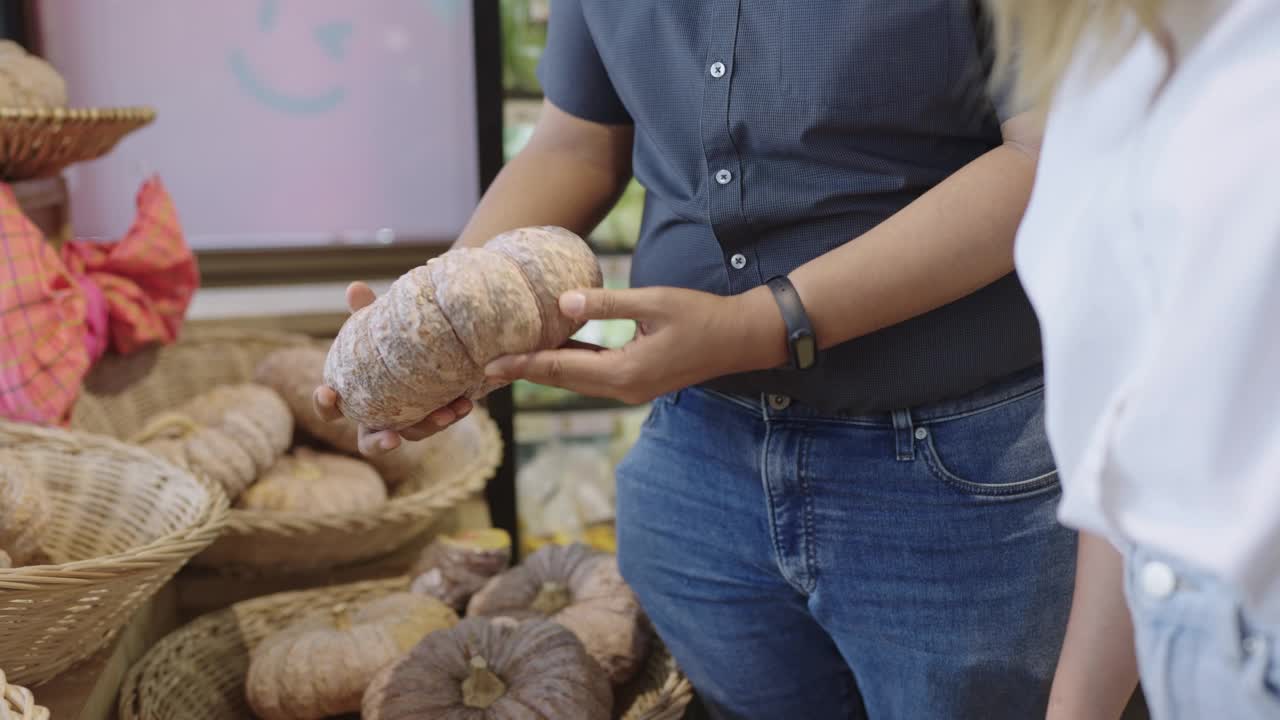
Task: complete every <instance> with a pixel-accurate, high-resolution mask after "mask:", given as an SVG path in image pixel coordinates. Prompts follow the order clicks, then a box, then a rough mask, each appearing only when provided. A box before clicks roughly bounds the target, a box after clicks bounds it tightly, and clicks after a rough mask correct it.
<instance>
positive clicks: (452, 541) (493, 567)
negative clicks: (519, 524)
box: [409, 528, 511, 610]
mask: <svg viewBox="0 0 1280 720" xmlns="http://www.w3.org/2000/svg"><path fill="white" fill-rule="evenodd" d="M510 562H511V536H510V535H508V534H507V533H506V531H504V530H499V529H497V528H487V529H484V530H469V531H467V532H463V533H459V534H457V535H452V536H448V535H446V536H441V537H439V538H437V539H436V540H435V541H434V542H432V543H431V544H430V545H428V546H427V547H426V549H424V550H423V551H422V554H421V555H419V556H418V560H417V562H415V563H414V565H413V568H412V569H411V570H410V571H409V575H410V576H411V577H413V578H414V580H413V585H412V587H411V588H410V589H411V590H413V592H417V593H422V594H423V595H430V596H432V597H434V598H438V599H440V600H442V601H444V603H445V604H446V605H449V606H450V607H453V608H456V609H458V610H461V609H463V608H465V607H466V606H467V600H470V599H471V596H472V595H473V594H475V592H476V591H477V590H479V589H480V588H482V587H484V585H485V583H487V582H489V579H490V578H492V577H493V576H495V575H497V574H498V573H500V572H502V571H503V570H506V569H507V565H508V563H510Z"/></svg>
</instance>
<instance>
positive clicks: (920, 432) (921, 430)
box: [916, 428, 929, 440]
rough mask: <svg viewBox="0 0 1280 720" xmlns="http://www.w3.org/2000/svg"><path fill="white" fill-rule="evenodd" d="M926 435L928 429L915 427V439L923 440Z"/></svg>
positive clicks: (927, 434) (927, 435)
mask: <svg viewBox="0 0 1280 720" xmlns="http://www.w3.org/2000/svg"><path fill="white" fill-rule="evenodd" d="M927 437H929V431H928V430H926V429H924V428H916V439H917V440H924V439H925V438H927Z"/></svg>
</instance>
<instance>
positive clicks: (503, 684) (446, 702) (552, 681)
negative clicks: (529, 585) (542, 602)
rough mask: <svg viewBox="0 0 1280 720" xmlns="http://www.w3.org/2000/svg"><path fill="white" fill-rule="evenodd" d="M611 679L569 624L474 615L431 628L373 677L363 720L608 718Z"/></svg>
mask: <svg viewBox="0 0 1280 720" xmlns="http://www.w3.org/2000/svg"><path fill="white" fill-rule="evenodd" d="M612 706H613V690H612V688H610V687H609V678H608V677H607V676H606V675H605V673H604V671H603V670H601V669H600V667H599V666H598V665H596V664H595V663H594V662H593V661H592V660H591V658H590V657H589V656H588V655H587V654H586V652H585V650H584V649H583V647H582V643H581V642H579V641H578V639H577V638H576V637H574V635H573V633H571V632H569V631H568V630H566V629H564V628H563V627H561V626H559V625H557V624H555V623H550V622H546V621H542V620H536V621H532V622H527V623H522V624H520V625H518V626H513V625H500V624H495V623H492V622H488V621H485V620H483V619H477V618H470V619H467V620H463V621H462V622H460V623H458V625H457V626H455V627H454V628H452V629H451V630H446V631H443V632H438V633H433V634H432V635H429V636H428V637H427V638H426V639H425V640H423V641H422V642H421V643H419V644H418V646H417V647H415V648H414V649H413V650H412V652H410V653H409V654H408V655H407V656H405V657H404V658H402V659H400V660H398V661H397V662H395V663H393V664H391V665H389V666H388V667H386V668H384V669H383V670H382V671H381V672H379V673H378V674H377V676H376V677H375V678H374V679H373V682H371V683H369V689H368V690H367V691H366V692H365V695H364V702H363V703H362V707H361V717H362V718H363V719H364V720H418V719H419V718H459V719H461V718H468V719H472V720H527V719H528V718H554V719H555V720H608V718H609V717H610V713H611V711H612Z"/></svg>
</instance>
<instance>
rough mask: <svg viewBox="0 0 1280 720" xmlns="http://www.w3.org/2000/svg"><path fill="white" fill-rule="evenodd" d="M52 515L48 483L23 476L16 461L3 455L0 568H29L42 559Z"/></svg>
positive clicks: (0, 463)
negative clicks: (43, 534) (43, 536)
mask: <svg viewBox="0 0 1280 720" xmlns="http://www.w3.org/2000/svg"><path fill="white" fill-rule="evenodd" d="M48 515H49V497H48V493H47V492H46V490H45V487H44V483H43V482H42V481H41V480H40V478H38V477H34V476H32V475H28V474H25V473H22V472H21V465H20V464H19V463H18V462H17V460H16V459H15V458H13V457H6V456H2V455H0V555H2V556H4V557H0V567H12V566H16V565H25V564H27V563H28V562H30V561H32V560H33V559H34V558H36V557H38V556H40V555H41V550H40V534H41V532H42V531H43V530H44V527H45V525H46V524H47V523H48ZM5 560H7V561H8V563H7V564H4V561H5Z"/></svg>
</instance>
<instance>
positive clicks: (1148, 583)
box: [1138, 560, 1178, 600]
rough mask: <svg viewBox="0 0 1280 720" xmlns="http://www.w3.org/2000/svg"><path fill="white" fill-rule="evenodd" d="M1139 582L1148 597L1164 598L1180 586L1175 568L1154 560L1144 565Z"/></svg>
mask: <svg viewBox="0 0 1280 720" xmlns="http://www.w3.org/2000/svg"><path fill="white" fill-rule="evenodd" d="M1138 583H1139V585H1141V587H1142V592H1144V593H1146V594H1147V596H1148V597H1151V598H1154V599H1156V600H1163V599H1165V598H1167V597H1169V596H1170V595H1172V594H1173V591H1174V590H1176V589H1177V588H1178V576H1177V575H1176V574H1174V572H1173V568H1171V567H1169V566H1168V565H1166V564H1164V563H1162V562H1157V561H1154V560H1153V561H1151V562H1149V563H1147V564H1146V565H1143V566H1142V570H1141V571H1140V572H1139V575H1138Z"/></svg>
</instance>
